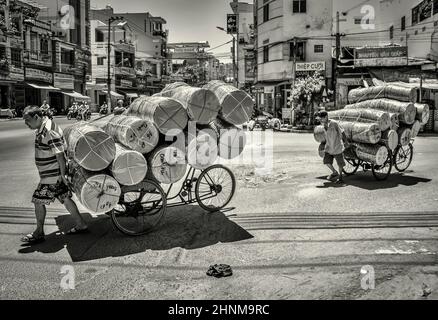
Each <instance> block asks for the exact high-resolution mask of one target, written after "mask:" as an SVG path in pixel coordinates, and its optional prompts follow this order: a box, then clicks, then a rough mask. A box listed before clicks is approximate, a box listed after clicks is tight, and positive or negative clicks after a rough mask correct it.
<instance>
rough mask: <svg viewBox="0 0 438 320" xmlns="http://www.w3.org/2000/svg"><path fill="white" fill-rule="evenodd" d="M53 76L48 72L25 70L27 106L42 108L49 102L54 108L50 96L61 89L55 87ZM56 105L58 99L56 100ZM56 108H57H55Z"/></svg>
mask: <svg viewBox="0 0 438 320" xmlns="http://www.w3.org/2000/svg"><path fill="white" fill-rule="evenodd" d="M52 84H53V74H52V73H50V72H47V71H43V70H39V69H33V68H25V104H26V106H29V105H36V106H41V105H42V103H43V101H47V102H48V103H49V105H50V106H52V101H51V100H50V97H51V96H50V94H51V93H52V94H53V93H54V92H59V91H60V89H59V88H56V87H54V86H53V85H52ZM54 102H55V103H56V99H55V100H54ZM53 107H56V106H53Z"/></svg>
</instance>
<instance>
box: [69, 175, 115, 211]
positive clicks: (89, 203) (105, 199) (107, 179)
mask: <svg viewBox="0 0 438 320" xmlns="http://www.w3.org/2000/svg"><path fill="white" fill-rule="evenodd" d="M72 188H73V191H74V193H75V194H76V197H77V198H78V200H79V202H80V203H81V204H82V205H83V206H84V207H85V208H86V209H87V210H88V211H89V212H90V213H95V214H100V213H107V212H110V211H111V210H113V209H114V208H115V207H116V206H117V204H118V202H119V199H120V195H121V188H120V185H119V183H118V182H117V181H116V180H115V179H114V178H113V177H111V176H109V175H106V174H103V173H93V172H90V171H87V170H85V169H83V168H81V167H79V166H77V167H76V168H75V169H74V173H73V180H72Z"/></svg>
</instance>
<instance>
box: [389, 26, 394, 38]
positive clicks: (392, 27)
mask: <svg viewBox="0 0 438 320" xmlns="http://www.w3.org/2000/svg"><path fill="white" fill-rule="evenodd" d="M389 39H390V40H393V39H394V26H391V27H390V28H389Z"/></svg>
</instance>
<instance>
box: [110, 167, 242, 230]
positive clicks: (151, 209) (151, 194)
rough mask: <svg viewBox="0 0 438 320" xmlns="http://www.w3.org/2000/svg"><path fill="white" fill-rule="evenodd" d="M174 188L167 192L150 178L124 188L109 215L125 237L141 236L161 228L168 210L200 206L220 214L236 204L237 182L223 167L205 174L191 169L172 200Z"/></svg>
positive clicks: (173, 185) (206, 171) (214, 168)
mask: <svg viewBox="0 0 438 320" xmlns="http://www.w3.org/2000/svg"><path fill="white" fill-rule="evenodd" d="M197 173H199V174H197ZM174 187H175V184H171V185H170V186H169V187H168V189H167V191H166V192H165V191H164V189H163V187H162V186H161V185H160V184H159V183H158V182H157V181H154V180H153V178H150V177H147V178H146V180H144V181H143V182H141V183H140V184H139V185H136V186H132V187H122V194H121V197H120V201H119V204H118V206H117V207H116V208H115V209H114V210H113V211H111V212H110V213H109V215H110V216H111V219H112V221H113V223H114V225H115V227H116V228H117V229H118V230H119V231H121V232H122V233H123V234H125V235H128V236H141V235H145V234H147V233H149V232H151V231H153V230H155V229H156V228H157V227H158V226H159V224H160V222H161V221H162V220H163V218H164V216H165V215H166V211H167V208H171V207H178V206H185V205H189V204H194V203H197V204H198V205H199V206H200V207H201V208H203V209H204V210H206V211H209V212H216V211H219V210H221V209H223V208H225V207H226V206H227V205H228V204H229V203H230V201H231V200H232V198H233V196H234V193H235V190H236V179H235V176H234V174H233V173H232V172H231V170H230V169H228V168H226V167H224V166H222V165H214V166H211V167H209V168H207V169H205V170H196V169H194V168H190V169H189V170H188V173H187V175H186V178H185V179H184V180H183V183H182V186H181V187H180V190H179V192H178V193H177V194H176V195H175V196H171V191H172V190H173V189H175V188H174Z"/></svg>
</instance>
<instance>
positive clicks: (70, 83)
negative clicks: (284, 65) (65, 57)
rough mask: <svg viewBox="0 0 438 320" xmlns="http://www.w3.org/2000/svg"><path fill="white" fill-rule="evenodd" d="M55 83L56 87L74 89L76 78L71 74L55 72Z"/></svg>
mask: <svg viewBox="0 0 438 320" xmlns="http://www.w3.org/2000/svg"><path fill="white" fill-rule="evenodd" d="M53 78H54V80H53V85H54V86H55V87H56V88H60V89H68V90H74V86H75V85H74V81H75V78H74V76H73V75H71V74H64V73H55V74H54V75H53Z"/></svg>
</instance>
